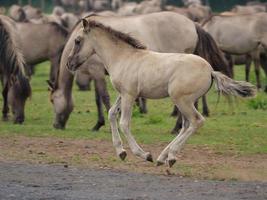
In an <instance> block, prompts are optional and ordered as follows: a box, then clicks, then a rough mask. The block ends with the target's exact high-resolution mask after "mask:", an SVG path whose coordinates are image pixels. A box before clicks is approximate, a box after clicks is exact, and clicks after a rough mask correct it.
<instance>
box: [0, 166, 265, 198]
mask: <svg viewBox="0 0 267 200" xmlns="http://www.w3.org/2000/svg"><path fill="white" fill-rule="evenodd" d="M266 198H267V183H260V182H235V181H231V182H227V181H196V180H190V179H185V178H179V177H167V176H159V175H148V174H139V173H129V172H121V171H114V170H93V169H82V168H74V167H69V168H65V167H64V166H63V165H29V164H16V163H6V162H0V199H4V200H17V199H18V200H23V199H27V200H28V199H34V200H39V199H51V200H52V199H55V200H61V199H62V200H63V199H64V200H68V199H73V200H81V199H90V200H106V199H108V200H113V199H114V200H152V199H153V200H165V199H167V200H177V199H179V200H214V199H216V200H239V199H240V200H241V199H255V200H266Z"/></svg>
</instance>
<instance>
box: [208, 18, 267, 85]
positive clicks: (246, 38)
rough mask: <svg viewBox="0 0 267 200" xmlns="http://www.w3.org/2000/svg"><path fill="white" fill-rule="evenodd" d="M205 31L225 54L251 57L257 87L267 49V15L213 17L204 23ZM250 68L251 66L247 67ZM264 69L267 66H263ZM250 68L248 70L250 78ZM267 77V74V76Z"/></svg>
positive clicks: (259, 83)
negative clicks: (261, 53)
mask: <svg viewBox="0 0 267 200" xmlns="http://www.w3.org/2000/svg"><path fill="white" fill-rule="evenodd" d="M203 27H204V29H205V30H206V31H207V32H209V33H210V34H211V35H212V37H213V38H214V40H216V42H217V44H218V46H219V48H220V49H221V50H223V51H224V52H225V53H229V54H237V55H244V54H245V55H249V56H251V57H252V59H253V60H254V63H255V74H256V79H257V87H258V88H261V82H260V51H261V48H260V47H262V48H263V49H264V50H265V51H266V48H267V14H266V13H257V14H253V15H233V16H221V15H215V16H212V17H211V18H210V19H209V20H207V21H206V22H204V23H203ZM247 66H249V65H247ZM262 67H263V68H264V69H265V68H267V66H262ZM265 71H267V70H265ZM248 72H249V68H248V67H247V68H246V74H247V75H246V77H248ZM266 75H267V74H266Z"/></svg>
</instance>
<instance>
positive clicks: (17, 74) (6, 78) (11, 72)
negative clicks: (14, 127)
mask: <svg viewBox="0 0 267 200" xmlns="http://www.w3.org/2000/svg"><path fill="white" fill-rule="evenodd" d="M13 25H14V24H12V21H11V20H9V18H7V17H5V16H0V44H1V45H0V60H1V62H0V77H1V82H2V86H3V91H2V95H3V103H4V105H3V110H2V112H3V120H7V119H8V113H9V105H10V106H11V109H12V113H13V115H14V123H19V124H21V123H23V121H24V107H25V102H26V100H27V98H28V97H30V95H31V87H30V84H29V80H28V79H27V77H26V76H25V74H24V71H25V64H24V59H23V56H22V54H21V52H20V50H19V49H18V48H17V47H18V44H17V41H16V39H15V38H16V33H17V30H16V29H15V28H14V26H13Z"/></svg>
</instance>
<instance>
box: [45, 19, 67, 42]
mask: <svg viewBox="0 0 267 200" xmlns="http://www.w3.org/2000/svg"><path fill="white" fill-rule="evenodd" d="M48 24H50V25H51V26H52V27H54V29H55V30H56V31H57V32H58V33H60V34H61V35H63V36H64V37H65V38H67V36H68V35H69V32H68V30H67V29H65V28H64V27H62V26H61V25H59V24H58V23H56V22H48Z"/></svg>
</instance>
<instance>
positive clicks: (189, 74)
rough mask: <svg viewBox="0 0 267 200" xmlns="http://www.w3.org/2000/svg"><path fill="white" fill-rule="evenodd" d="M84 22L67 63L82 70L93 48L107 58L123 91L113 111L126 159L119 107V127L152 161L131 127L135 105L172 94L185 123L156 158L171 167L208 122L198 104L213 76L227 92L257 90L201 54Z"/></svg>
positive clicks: (118, 148) (120, 148)
mask: <svg viewBox="0 0 267 200" xmlns="http://www.w3.org/2000/svg"><path fill="white" fill-rule="evenodd" d="M82 23H83V28H81V30H80V31H79V32H78V33H77V35H76V39H75V42H74V44H73V45H74V46H73V48H72V51H71V53H70V55H69V58H68V62H67V67H68V69H69V70H70V71H75V70H77V69H78V68H79V66H80V65H81V64H82V63H84V62H85V61H86V60H87V59H88V58H89V57H90V56H91V55H92V54H94V53H96V54H97V55H98V56H99V57H100V58H101V60H102V61H103V63H104V64H105V67H106V70H107V71H108V73H109V75H110V79H111V82H112V85H113V86H114V88H115V89H116V90H117V91H118V92H119V96H118V98H117V100H116V102H115V104H114V105H113V106H112V108H111V109H110V111H109V120H110V124H111V130H112V139H113V144H114V147H115V148H116V152H117V155H118V156H119V157H120V158H121V159H122V160H124V159H125V157H126V156H127V154H126V151H125V150H124V148H123V146H122V141H121V138H120V134H119V131H118V127H117V121H116V115H117V114H118V112H119V111H121V118H120V127H121V130H122V132H123V133H124V134H125V136H126V139H127V141H128V143H129V146H130V148H131V150H132V152H133V153H134V154H135V155H136V156H139V157H141V158H143V159H145V160H147V161H151V162H152V161H153V159H152V155H151V154H150V153H149V152H145V151H144V150H143V149H142V148H141V147H140V146H139V145H138V144H137V142H136V141H135V139H134V137H133V136H132V134H131V131H130V121H131V115H132V107H133V105H134V102H135V99H136V98H137V97H144V98H148V99H159V98H164V97H168V96H169V97H170V98H171V100H172V101H173V103H174V104H175V105H176V106H177V107H178V108H179V110H180V111H181V113H182V116H183V128H182V129H181V131H180V133H179V135H178V136H177V137H176V138H175V139H174V140H173V141H172V142H171V143H170V144H169V145H168V146H167V147H166V148H165V149H164V150H163V151H162V153H161V154H160V156H159V157H158V159H157V165H161V164H164V163H165V162H167V164H168V165H169V166H170V167H171V166H172V165H173V164H174V163H175V162H176V154H177V153H178V152H179V151H180V150H181V148H182V146H183V145H184V143H185V142H186V140H187V139H188V138H189V137H190V136H191V135H192V134H193V133H194V132H195V131H196V130H197V129H198V128H199V127H201V126H202V125H203V123H204V117H203V116H202V115H201V114H200V113H199V112H198V111H197V110H196V109H195V107H194V103H195V102H196V100H197V99H198V98H200V97H201V96H203V95H204V94H205V93H207V92H208V90H209V89H210V87H211V85H212V79H214V80H215V83H216V86H217V89H218V91H219V92H220V93H223V94H225V95H235V96H241V97H251V96H254V95H255V88H254V86H253V85H251V84H250V83H247V82H239V81H234V80H232V79H230V78H228V77H227V76H225V75H223V74H221V73H220V72H215V71H213V69H212V67H211V66H210V64H209V63H208V62H207V61H205V60H204V59H202V58H201V57H199V56H195V55H191V54H177V53H156V52H153V51H149V50H147V49H146V47H145V46H144V45H142V44H141V43H140V42H139V41H137V40H135V39H134V38H132V37H130V36H129V35H127V34H124V33H122V32H119V31H116V30H113V29H111V28H110V27H106V26H104V25H103V24H101V23H99V22H97V21H92V20H89V21H87V20H85V19H83V20H82Z"/></svg>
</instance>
